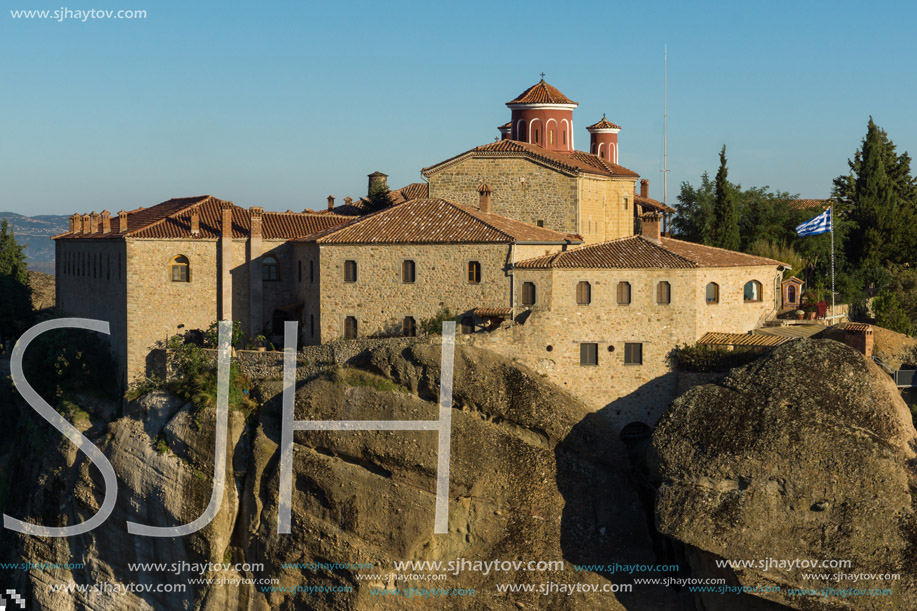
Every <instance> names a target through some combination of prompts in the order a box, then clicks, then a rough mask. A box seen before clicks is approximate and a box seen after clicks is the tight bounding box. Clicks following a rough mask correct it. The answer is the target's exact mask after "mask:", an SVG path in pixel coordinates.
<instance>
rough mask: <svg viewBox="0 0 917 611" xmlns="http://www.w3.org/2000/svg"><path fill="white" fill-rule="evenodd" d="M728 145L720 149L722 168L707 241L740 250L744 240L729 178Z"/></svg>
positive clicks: (721, 246) (717, 181)
mask: <svg viewBox="0 0 917 611" xmlns="http://www.w3.org/2000/svg"><path fill="white" fill-rule="evenodd" d="M727 173H728V170H727V169H726V145H725V144H724V145H723V148H722V150H721V151H720V168H719V170H717V172H716V184H715V186H714V198H713V209H712V211H711V217H710V222H709V223H708V224H707V234H706V239H705V242H706V243H707V244H709V245H711V246H716V247H718V248H727V249H729V250H738V249H739V248H740V247H741V245H742V241H741V238H740V235H739V214H738V211H737V209H736V198H735V193H734V187H733V186H732V185H730V184H729V181H728V180H727V178H726V176H727Z"/></svg>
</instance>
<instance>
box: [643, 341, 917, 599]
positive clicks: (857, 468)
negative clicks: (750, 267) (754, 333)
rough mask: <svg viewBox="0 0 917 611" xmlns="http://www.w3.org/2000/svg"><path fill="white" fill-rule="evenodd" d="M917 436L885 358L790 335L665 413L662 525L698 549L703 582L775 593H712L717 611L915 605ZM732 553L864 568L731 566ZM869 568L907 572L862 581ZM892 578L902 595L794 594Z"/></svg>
mask: <svg viewBox="0 0 917 611" xmlns="http://www.w3.org/2000/svg"><path fill="white" fill-rule="evenodd" d="M915 437H917V433H915V430H914V426H913V424H912V421H911V415H910V413H909V411H908V409H907V406H906V405H905V404H904V402H903V401H902V399H901V397H900V395H899V393H898V392H897V390H896V388H895V387H894V385H893V384H892V383H891V380H890V378H889V376H888V375H887V374H886V373H884V372H883V371H881V370H880V369H879V368H878V367H877V366H876V365H875V364H874V363H872V362H871V361H869V360H868V359H866V358H864V357H863V356H862V355H861V354H860V353H858V352H857V351H855V350H853V349H852V348H849V347H847V346H845V345H843V344H840V343H838V342H835V341H832V340H799V341H796V342H793V343H791V344H787V345H785V346H782V347H780V348H778V349H777V350H775V351H774V352H773V353H771V354H770V355H769V356H767V357H765V358H763V359H760V360H758V361H756V362H754V363H752V364H750V365H747V366H745V367H742V368H740V369H736V370H733V371H732V372H731V373H730V375H728V376H727V377H726V378H725V379H723V380H722V381H720V382H718V383H715V384H708V385H704V386H699V387H695V388H693V389H691V390H689V391H688V392H686V393H685V394H683V395H682V396H680V397H679V398H678V399H676V400H675V402H674V403H673V405H672V406H671V407H670V408H669V410H668V411H667V412H666V413H665V414H664V416H663V417H662V419H661V421H660V422H659V424H658V426H657V428H656V430H655V432H654V434H653V450H654V454H653V456H652V458H651V467H652V470H653V474H654V477H655V478H656V480H657V481H658V485H659V489H658V493H657V501H656V519H657V527H658V529H659V531H660V532H662V533H663V534H665V535H668V536H669V537H672V538H674V539H676V540H678V541H680V542H681V543H683V544H684V545H685V546H686V550H687V555H688V558H689V559H690V560H691V564H692V569H693V572H694V576H695V577H697V576H700V577H724V578H726V579H727V583H729V584H730V585H732V586H746V587H749V588H756V587H760V588H765V589H770V590H772V591H771V592H759V593H755V594H743V595H742V596H741V597H735V596H731V597H724V596H718V595H707V596H704V597H702V599H701V600H700V601H699V602H700V604H701V605H703V608H705V609H710V610H715V609H735V608H742V609H772V608H774V605H773V603H779V604H780V605H785V606H787V607H790V608H794V609H915V608H917V590H915V577H917V565H915V561H914V559H915V558H917V519H915V507H914V498H913V495H914V490H915V488H914V484H915V481H917V479H915V478H917V472H915V447H917V446H915ZM723 559H725V560H753V561H755V562H757V561H759V560H764V561H767V559H773V560H776V561H780V560H806V561H808V560H817V561H819V562H820V561H829V562H830V561H835V560H841V561H850V565H848V566H847V567H846V568H837V566H836V565H835V567H834V568H830V569H829V568H825V569H822V568H816V569H814V570H809V571H806V570H804V569H800V568H786V567H785V568H779V567H769V568H763V567H760V566H756V567H751V568H743V569H736V570H732V569H728V568H726V569H722V568H717V566H716V562H715V561H716V560H723ZM839 572H840V573H844V574H846V575H847V576H848V578H839V579H838V578H836V577H837V576H836V575H835V574H836V573H839ZM804 573H810V574H811V573H816V574H823V575H825V577H828V578H816V579H806V578H805V577H804V576H803V574H804ZM857 573H899V574H900V576H901V577H900V580H898V581H892V582H883V581H855V580H854V579H851V578H849V575H851V574H857ZM829 574H830V575H829ZM842 577H843V576H842ZM885 587H891V588H892V590H893V594H892V595H891V596H869V595H850V596H848V597H846V598H845V597H843V596H840V595H834V596H826V597H819V596H811V595H810V596H799V595H794V594H793V593H791V592H790V590H791V589H792V588H809V589H816V590H820V589H823V588H835V589H844V588H861V589H869V588H885ZM776 589H779V592H776V591H774V590H776ZM737 601H740V602H737ZM736 605H739V606H736Z"/></svg>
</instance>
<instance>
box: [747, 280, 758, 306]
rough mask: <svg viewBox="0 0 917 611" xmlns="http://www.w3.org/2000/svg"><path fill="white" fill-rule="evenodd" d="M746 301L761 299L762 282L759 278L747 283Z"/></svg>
mask: <svg viewBox="0 0 917 611" xmlns="http://www.w3.org/2000/svg"><path fill="white" fill-rule="evenodd" d="M744 293H745V301H746V302H748V301H761V283H760V282H758V281H757V280H749V281H748V282H746V283H745V289H744Z"/></svg>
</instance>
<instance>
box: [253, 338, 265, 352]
mask: <svg viewBox="0 0 917 611" xmlns="http://www.w3.org/2000/svg"><path fill="white" fill-rule="evenodd" d="M255 350H257V351H258V352H264V351H265V350H267V338H266V337H264V336H263V335H259V336H258V337H256V338H255Z"/></svg>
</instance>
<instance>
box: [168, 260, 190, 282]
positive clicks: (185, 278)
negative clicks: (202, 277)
mask: <svg viewBox="0 0 917 611" xmlns="http://www.w3.org/2000/svg"><path fill="white" fill-rule="evenodd" d="M171 268H172V282H191V264H190V263H189V262H188V257H186V256H185V255H176V256H174V257H172V263H171Z"/></svg>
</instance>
